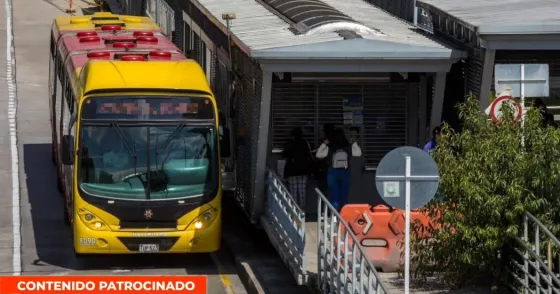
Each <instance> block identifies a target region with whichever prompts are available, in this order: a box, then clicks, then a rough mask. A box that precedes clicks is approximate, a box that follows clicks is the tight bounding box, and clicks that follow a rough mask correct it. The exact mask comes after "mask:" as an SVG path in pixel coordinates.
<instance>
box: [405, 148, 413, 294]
mask: <svg viewBox="0 0 560 294" xmlns="http://www.w3.org/2000/svg"><path fill="white" fill-rule="evenodd" d="M410 161H411V159H410V156H406V167H405V215H404V218H405V233H404V244H405V245H404V246H405V247H404V293H405V294H408V293H409V291H410Z"/></svg>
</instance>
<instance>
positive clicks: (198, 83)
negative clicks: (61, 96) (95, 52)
mask: <svg viewBox="0 0 560 294" xmlns="http://www.w3.org/2000/svg"><path fill="white" fill-rule="evenodd" d="M80 83H81V84H82V87H83V93H84V96H85V95H87V94H88V93H90V92H92V91H99V90H112V89H113V90H124V89H129V90H131V91H134V90H149V89H152V90H158V91H162V90H163V91H165V90H166V89H170V90H171V89H172V90H173V91H177V90H180V91H181V90H182V91H197V92H205V93H209V94H210V93H212V91H211V90H210V86H209V85H208V80H207V79H206V75H205V74H204V71H203V70H202V67H201V66H200V65H199V64H198V63H197V62H196V61H194V60H191V59H188V60H182V61H161V62H143V61H107V60H92V61H90V62H88V63H87V64H86V65H85V66H84V67H83V68H82V72H81V74H80Z"/></svg>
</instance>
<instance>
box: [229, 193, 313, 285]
mask: <svg viewBox="0 0 560 294" xmlns="http://www.w3.org/2000/svg"><path fill="white" fill-rule="evenodd" d="M223 207H224V208H225V209H224V210H223V217H224V220H227V221H224V225H223V230H222V234H223V239H224V240H225V241H224V242H225V243H227V247H228V251H230V252H231V255H233V256H235V259H236V260H235V263H236V264H237V265H240V264H241V265H246V266H248V267H250V269H251V271H252V273H250V274H249V273H247V275H249V276H252V277H249V278H248V281H247V280H245V279H244V281H243V282H244V283H253V281H254V280H256V281H258V283H259V284H260V285H261V286H262V287H263V288H264V289H263V290H264V291H265V293H268V294H276V293H279V294H283V293H290V294H300V293H301V294H303V293H309V290H308V289H307V288H306V287H304V286H298V285H297V283H296V281H295V278H294V277H293V275H292V274H291V272H290V271H289V270H288V268H287V267H286V265H285V264H284V263H283V261H282V259H281V258H280V256H279V255H278V253H277V252H276V249H275V248H274V246H273V245H272V244H271V243H270V239H269V238H268V235H267V234H266V232H265V231H264V230H260V229H257V228H256V227H255V226H254V225H253V224H251V223H250V221H249V219H248V218H247V216H246V214H245V212H243V210H242V209H241V208H240V207H239V205H238V204H237V203H236V202H235V196H234V195H232V194H229V193H226V194H225V195H224V200H223ZM238 270H239V272H240V275H241V274H242V273H241V272H243V270H242V269H238ZM244 275H245V274H244ZM245 287H246V288H248V289H249V288H253V287H251V285H245Z"/></svg>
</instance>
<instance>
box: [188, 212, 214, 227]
mask: <svg viewBox="0 0 560 294" xmlns="http://www.w3.org/2000/svg"><path fill="white" fill-rule="evenodd" d="M217 216H218V210H217V209H215V208H210V209H208V210H206V211H205V212H203V213H202V214H201V215H199V216H198V217H197V218H196V219H195V220H194V221H193V222H192V223H191V224H190V225H189V227H188V228H187V230H201V229H205V228H207V227H209V226H210V225H211V224H212V222H214V220H215V219H216V217H217Z"/></svg>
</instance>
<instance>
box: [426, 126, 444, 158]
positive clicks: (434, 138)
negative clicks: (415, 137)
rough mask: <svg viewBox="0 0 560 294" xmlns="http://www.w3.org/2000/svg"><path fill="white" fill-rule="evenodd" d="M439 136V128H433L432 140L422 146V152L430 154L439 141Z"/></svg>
mask: <svg viewBox="0 0 560 294" xmlns="http://www.w3.org/2000/svg"><path fill="white" fill-rule="evenodd" d="M440 134H441V127H435V128H434V129H433V130H432V139H431V140H430V141H428V143H426V145H424V151H426V152H427V153H430V152H431V151H432V150H434V149H435V148H436V145H437V142H438V141H439V137H440Z"/></svg>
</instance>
